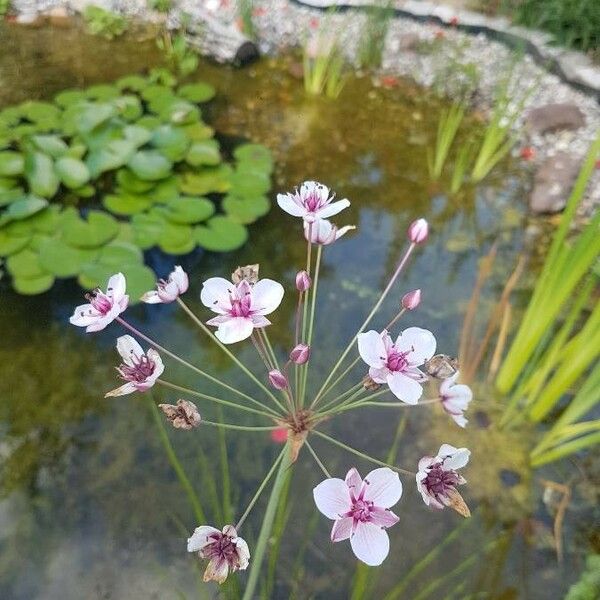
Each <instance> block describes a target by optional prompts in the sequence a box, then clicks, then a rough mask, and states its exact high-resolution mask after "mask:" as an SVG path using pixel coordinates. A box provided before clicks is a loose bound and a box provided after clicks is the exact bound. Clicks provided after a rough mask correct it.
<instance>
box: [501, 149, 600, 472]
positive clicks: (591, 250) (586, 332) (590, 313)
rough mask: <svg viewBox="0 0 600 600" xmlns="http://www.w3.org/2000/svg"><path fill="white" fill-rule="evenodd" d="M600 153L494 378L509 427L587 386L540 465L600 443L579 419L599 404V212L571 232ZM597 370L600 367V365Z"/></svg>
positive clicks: (548, 441)
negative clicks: (503, 400) (596, 295)
mask: <svg viewBox="0 0 600 600" xmlns="http://www.w3.org/2000/svg"><path fill="white" fill-rule="evenodd" d="M599 153H600V137H599V138H598V139H597V140H596V142H595V143H594V144H593V145H592V148H591V150H590V153H589V155H588V158H587V160H586V163H585V164H584V166H583V169H582V171H581V173H580V175H579V178H578V179H577V182H576V184H575V187H574V189H573V192H572V194H571V197H570V198H569V201H568V203H567V207H566V209H565V212H564V213H563V216H562V219H561V224H560V227H559V229H558V230H557V232H556V234H555V235H554V239H553V241H552V246H551V247H550V250H549V253H548V256H547V257H546V261H545V263H544V268H543V270H542V273H541V275H540V277H539V279H538V282H537V284H536V287H535V289H534V291H533V294H532V297H531V300H530V302H529V305H528V306H527V309H526V311H525V314H524V316H523V319H522V321H521V323H520V325H519V328H518V330H517V333H516V336H515V338H514V340H513V342H512V344H511V346H510V349H509V351H508V353H507V355H506V357H505V359H504V362H503V364H502V367H501V369H500V371H499V373H498V377H497V379H496V385H497V387H498V389H499V390H500V391H501V392H503V393H505V394H510V395H511V399H510V403H509V405H508V407H507V410H506V412H505V415H504V420H503V422H504V423H508V422H509V421H511V420H512V419H514V418H517V417H521V418H528V419H529V420H531V421H534V422H539V421H541V420H542V419H544V418H545V417H546V416H547V415H548V414H549V413H550V412H551V411H552V410H553V409H555V408H556V407H557V406H558V404H559V402H560V401H561V400H562V399H563V398H564V397H565V395H566V394H568V393H569V392H570V391H571V389H572V388H573V387H574V386H575V385H576V384H577V383H578V382H580V381H581V380H583V383H582V385H581V387H580V389H579V390H578V392H577V393H576V394H575V395H574V396H573V397H572V399H571V400H570V402H569V403H568V405H567V406H566V409H565V410H564V412H563V413H562V415H561V416H560V418H559V419H558V421H557V422H556V423H555V424H554V426H553V427H552V428H551V429H550V430H549V431H548V432H547V433H546V434H545V435H544V437H543V438H542V439H541V441H540V442H539V444H538V446H537V447H536V448H534V450H533V452H532V456H531V459H532V462H533V464H534V465H540V464H544V463H547V462H550V461H552V460H556V459H558V458H561V457H563V456H567V455H568V454H571V453H573V452H576V451H578V450H580V449H583V448H585V447H588V446H591V445H593V444H597V443H599V442H600V420H595V421H579V419H580V418H581V417H583V416H585V415H586V414H588V413H589V412H590V411H591V410H592V409H593V408H594V407H595V406H597V405H598V403H599V402H600V385H599V384H600V368H599V367H598V366H597V361H598V357H599V356H600V304H598V303H597V302H596V303H595V306H593V308H592V309H589V308H588V307H589V305H590V303H592V305H593V298H594V292H595V290H597V288H598V274H597V273H596V272H594V265H595V264H596V263H597V260H598V257H599V256H600V213H598V214H596V215H595V216H594V217H592V219H591V220H590V221H589V222H588V223H587V225H586V226H585V227H584V228H583V229H582V230H581V231H580V232H579V233H578V234H576V235H572V236H569V235H568V234H569V231H570V229H571V225H572V222H573V218H574V216H575V213H576V211H577V207H578V205H579V203H580V202H581V199H582V198H583V195H584V192H585V189H586V186H587V183H588V181H589V179H590V177H591V174H592V172H593V170H594V165H595V162H596V160H597V158H598V155H599ZM594 365H596V366H595V367H594Z"/></svg>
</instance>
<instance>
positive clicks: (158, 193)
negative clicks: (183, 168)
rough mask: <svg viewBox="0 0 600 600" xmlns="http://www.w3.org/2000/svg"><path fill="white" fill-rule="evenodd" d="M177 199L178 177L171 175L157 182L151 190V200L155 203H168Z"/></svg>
mask: <svg viewBox="0 0 600 600" xmlns="http://www.w3.org/2000/svg"><path fill="white" fill-rule="evenodd" d="M178 197H179V177H177V176H175V175H172V176H171V177H167V179H163V180H162V181H159V182H158V184H157V185H156V187H155V188H154V189H153V190H152V198H153V199H154V201H155V202H163V203H166V202H170V201H171V200H173V199H175V198H178Z"/></svg>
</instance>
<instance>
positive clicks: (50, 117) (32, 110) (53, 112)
mask: <svg viewBox="0 0 600 600" xmlns="http://www.w3.org/2000/svg"><path fill="white" fill-rule="evenodd" d="M21 114H22V115H23V116H24V117H25V118H26V119H27V120H28V121H33V122H35V123H37V122H40V121H46V122H52V123H56V124H57V125H58V119H59V118H60V109H59V108H57V107H56V106H54V104H50V103H49V102H38V101H37V100H28V101H27V102H23V104H21Z"/></svg>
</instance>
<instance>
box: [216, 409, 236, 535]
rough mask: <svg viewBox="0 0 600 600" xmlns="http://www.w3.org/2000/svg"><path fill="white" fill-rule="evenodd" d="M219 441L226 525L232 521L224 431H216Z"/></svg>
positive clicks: (220, 419) (221, 420)
mask: <svg viewBox="0 0 600 600" xmlns="http://www.w3.org/2000/svg"><path fill="white" fill-rule="evenodd" d="M217 415H218V417H219V423H222V422H223V407H222V406H221V405H219V406H218V408H217ZM217 437H218V439H219V462H220V463H221V484H222V486H223V509H222V513H223V515H224V517H225V522H226V523H231V522H232V521H233V516H232V509H231V477H230V476H229V457H228V456H227V434H226V432H225V429H218V430H217Z"/></svg>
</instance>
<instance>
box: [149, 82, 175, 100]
mask: <svg viewBox="0 0 600 600" xmlns="http://www.w3.org/2000/svg"><path fill="white" fill-rule="evenodd" d="M141 96H142V98H143V99H144V100H146V102H151V101H152V100H154V99H155V98H163V97H165V96H168V97H172V96H173V91H172V90H171V88H168V87H166V86H164V85H158V84H155V83H153V84H151V85H147V86H146V87H145V88H144V89H143V90H142V93H141Z"/></svg>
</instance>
